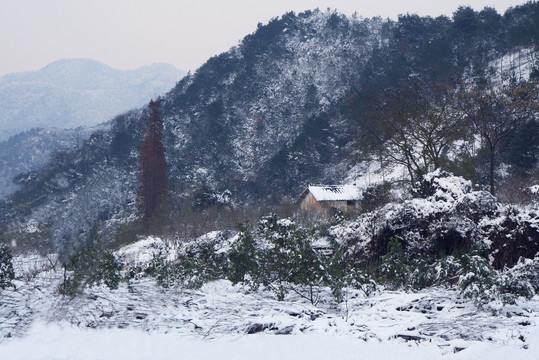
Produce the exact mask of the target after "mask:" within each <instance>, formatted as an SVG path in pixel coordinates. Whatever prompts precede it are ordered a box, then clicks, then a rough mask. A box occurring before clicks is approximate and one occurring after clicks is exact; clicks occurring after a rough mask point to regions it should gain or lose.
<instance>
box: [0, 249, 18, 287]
mask: <svg viewBox="0 0 539 360" xmlns="http://www.w3.org/2000/svg"><path fill="white" fill-rule="evenodd" d="M14 279H15V271H14V270H13V256H12V255H11V252H10V251H9V249H8V248H7V246H5V245H0V288H1V289H2V290H4V289H5V288H6V287H9V286H12V287H15V286H14V285H13V280H14Z"/></svg>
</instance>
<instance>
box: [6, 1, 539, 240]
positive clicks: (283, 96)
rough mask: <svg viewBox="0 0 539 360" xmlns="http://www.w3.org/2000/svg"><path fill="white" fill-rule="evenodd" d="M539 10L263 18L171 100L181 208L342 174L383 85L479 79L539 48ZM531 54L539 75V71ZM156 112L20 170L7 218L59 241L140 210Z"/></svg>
mask: <svg viewBox="0 0 539 360" xmlns="http://www.w3.org/2000/svg"><path fill="white" fill-rule="evenodd" d="M538 8H539V5H538V4H537V3H536V2H534V3H528V4H526V5H523V6H521V7H515V8H513V9H510V10H508V11H507V12H506V14H504V15H503V16H502V15H499V14H497V13H496V12H495V11H494V10H492V9H490V10H489V9H486V10H483V11H482V12H475V11H474V10H473V9H471V8H459V10H458V11H457V12H455V15H454V17H453V19H449V18H447V17H439V18H435V19H433V18H431V17H420V16H417V15H406V16H402V17H400V18H399V20H398V21H391V20H382V19H381V18H372V19H362V18H357V17H351V18H349V17H346V16H344V15H341V14H338V13H336V12H332V11H327V12H322V11H318V10H315V11H307V12H304V13H301V14H294V13H288V14H285V15H284V16H282V17H281V18H278V19H273V20H272V21H270V22H269V23H268V24H266V25H260V26H259V27H258V29H257V30H256V32H254V33H253V34H250V35H248V36H246V37H245V38H244V39H243V41H242V42H241V43H240V44H239V45H238V46H236V47H234V48H232V49H230V50H229V51H228V52H225V53H223V54H221V55H219V56H215V57H213V58H211V59H209V60H208V61H207V62H206V63H205V64H204V65H203V66H202V67H201V68H199V69H198V70H197V71H196V72H195V73H194V74H191V75H187V76H186V77H184V78H183V79H182V80H181V81H180V82H179V83H178V84H177V85H176V86H175V87H174V88H173V89H172V90H171V91H170V92H169V93H167V94H166V95H165V96H164V97H163V101H162V111H161V116H162V118H163V121H164V132H165V133H164V142H165V147H166V156H167V165H168V176H169V185H170V186H169V187H170V191H171V196H170V201H171V209H173V210H174V209H179V208H181V207H182V206H183V205H184V202H183V201H185V200H186V199H189V198H191V199H193V198H197V197H199V198H206V199H207V198H210V199H211V198H212V196H207V195H208V194H209V195H211V194H222V193H225V192H226V193H227V194H229V195H230V197H231V198H232V200H233V202H234V203H236V204H253V205H254V206H258V205H260V204H261V203H266V204H276V203H279V202H281V201H283V200H293V199H295V198H297V196H299V194H300V193H301V191H302V190H303V187H304V186H305V185H307V184H308V183H326V184H327V183H341V182H343V181H344V180H345V179H347V177H348V175H349V173H350V171H351V169H353V167H354V165H356V161H357V149H358V139H359V138H360V136H359V135H360V134H361V132H362V128H361V122H360V121H358V118H360V119H362V120H363V121H368V118H366V117H365V114H363V113H361V110H362V109H363V107H364V106H365V104H368V102H369V101H372V100H373V98H372V97H373V96H375V95H374V94H376V93H379V92H380V89H391V88H392V87H395V86H396V85H397V84H399V83H401V82H402V81H406V79H408V78H409V77H410V76H416V77H417V76H421V78H422V79H423V80H424V81H427V82H430V83H437V82H443V83H450V84H451V83H452V84H455V83H456V82H461V81H463V80H464V81H482V79H485V78H487V77H492V76H494V75H495V74H496V68H493V66H491V65H492V64H498V63H499V62H500V61H499V60H500V59H507V58H511V56H510V55H511V54H514V53H515V51H517V52H518V51H523V53H525V54H527V55H526V56H527V57H530V58H537V46H538V43H537V42H538V39H539V36H538V35H539V34H538V33H537V29H538V23H537V19H538V17H537V16H535V15H534V14H537V13H538V12H539V10H538ZM517 58H518V59H520V57H517ZM504 61H505V60H504ZM519 61H520V60H519ZM527 63H529V62H527ZM530 64H532V65H530V66H529V67H528V71H527V74H526V76H528V77H530V76H531V75H532V73H537V69H536V66H535V64H533V62H532V63H530ZM498 67H500V66H498ZM523 76H524V75H523ZM351 105H353V107H354V109H356V113H354V114H351V112H350V108H351ZM147 116H148V110H147V108H144V109H141V110H140V111H132V112H129V113H126V114H123V115H119V116H117V117H116V118H115V119H114V120H113V121H112V122H111V127H110V129H102V130H99V131H96V132H95V133H93V134H92V135H91V136H90V138H89V139H88V140H87V141H85V142H83V143H82V145H80V146H79V147H78V148H77V149H76V150H74V151H71V152H67V153H65V154H63V156H61V157H58V158H56V159H54V161H53V162H51V163H49V164H48V165H47V167H46V168H44V169H43V170H42V171H39V172H36V173H34V174H32V176H27V177H24V176H23V177H20V180H21V181H19V183H20V184H21V185H22V188H21V190H20V191H18V192H16V193H15V194H13V195H11V196H10V197H8V198H7V199H6V200H5V201H3V202H0V227H2V224H4V225H5V226H6V227H8V228H12V227H15V226H17V224H19V225H20V224H24V223H26V222H27V221H29V220H30V219H32V220H33V221H36V222H37V223H39V224H44V225H46V227H47V231H49V235H50V237H51V238H53V239H54V241H55V242H56V244H57V246H60V247H61V246H64V245H65V244H66V243H67V242H69V241H75V239H80V238H84V237H85V236H86V235H87V234H89V232H90V230H91V229H92V227H93V225H94V224H96V223H97V224H99V225H100V226H102V227H107V226H110V227H114V226H116V225H117V224H118V223H120V222H122V221H126V219H134V216H135V215H136V198H137V186H138V180H137V170H138V169H137V160H138V154H139V145H140V143H141V139H142V133H143V129H144V123H145V119H146V118H147ZM361 117H363V118H361ZM199 195H202V196H199ZM214 198H215V197H214Z"/></svg>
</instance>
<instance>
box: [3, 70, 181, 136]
mask: <svg viewBox="0 0 539 360" xmlns="http://www.w3.org/2000/svg"><path fill="white" fill-rule="evenodd" d="M184 75H185V73H184V72H182V71H181V70H178V69H176V68H174V67H173V66H172V65H168V64H153V65H150V66H144V67H141V68H139V69H136V70H130V71H121V70H116V69H113V68H111V67H109V66H107V65H104V64H101V63H99V62H97V61H95V60H87V59H69V60H59V61H56V62H53V63H51V64H49V65H47V66H45V67H44V68H42V69H41V70H38V71H33V72H23V73H12V74H7V75H4V76H2V77H0V141H2V140H6V139H7V138H9V137H10V136H11V135H15V134H17V133H20V132H22V131H27V130H30V129H32V128H51V127H58V128H74V127H78V126H93V125H96V124H98V123H101V122H104V121H107V120H110V119H111V118H112V117H113V116H114V115H116V114H119V113H120V112H124V111H127V110H129V109H131V108H134V107H139V106H142V105H143V104H145V103H147V102H148V99H150V98H152V97H156V96H159V95H162V94H163V93H165V92H166V91H168V90H169V89H170V88H171V87H172V86H174V84H175V83H176V82H177V81H179V80H180V79H181V78H182V77H183V76H184Z"/></svg>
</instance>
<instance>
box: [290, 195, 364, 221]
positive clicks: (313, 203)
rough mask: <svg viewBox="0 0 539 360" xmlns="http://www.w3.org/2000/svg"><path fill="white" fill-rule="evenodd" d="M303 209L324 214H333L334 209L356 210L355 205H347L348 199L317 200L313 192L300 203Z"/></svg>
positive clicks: (343, 210)
mask: <svg viewBox="0 0 539 360" xmlns="http://www.w3.org/2000/svg"><path fill="white" fill-rule="evenodd" d="M299 207H300V209H301V210H302V211H309V212H318V213H320V214H321V215H322V216H325V217H327V216H329V215H331V213H332V211H333V209H334V208H335V209H339V210H341V211H342V212H347V211H354V210H355V206H354V205H351V206H350V205H347V201H321V202H320V201H317V200H316V199H315V197H314V196H313V194H311V193H308V194H307V195H306V196H305V198H304V199H303V200H302V201H301V203H300V206H299Z"/></svg>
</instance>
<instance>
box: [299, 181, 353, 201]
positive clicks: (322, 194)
mask: <svg viewBox="0 0 539 360" xmlns="http://www.w3.org/2000/svg"><path fill="white" fill-rule="evenodd" d="M308 190H309V191H310V193H311V194H313V196H314V198H315V199H316V200H317V201H347V200H359V199H360V198H361V192H360V190H359V187H357V186H355V185H311V186H309V188H308Z"/></svg>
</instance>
